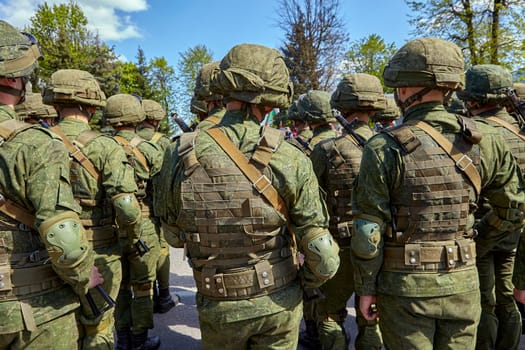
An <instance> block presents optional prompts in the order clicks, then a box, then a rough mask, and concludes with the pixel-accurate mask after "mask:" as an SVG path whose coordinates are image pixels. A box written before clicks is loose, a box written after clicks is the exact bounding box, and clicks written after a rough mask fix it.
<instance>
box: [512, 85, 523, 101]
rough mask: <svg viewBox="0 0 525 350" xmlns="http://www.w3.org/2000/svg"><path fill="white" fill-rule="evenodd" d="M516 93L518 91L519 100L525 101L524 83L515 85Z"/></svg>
mask: <svg viewBox="0 0 525 350" xmlns="http://www.w3.org/2000/svg"><path fill="white" fill-rule="evenodd" d="M512 86H513V88H514V91H516V95H518V98H519V99H520V101H524V100H525V84H524V83H514V84H513V85H512Z"/></svg>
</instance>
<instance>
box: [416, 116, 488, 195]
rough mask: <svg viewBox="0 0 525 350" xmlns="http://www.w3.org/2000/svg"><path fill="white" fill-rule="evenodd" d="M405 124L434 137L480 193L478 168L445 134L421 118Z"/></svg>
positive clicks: (478, 193)
mask: <svg viewBox="0 0 525 350" xmlns="http://www.w3.org/2000/svg"><path fill="white" fill-rule="evenodd" d="M406 124H409V125H412V126H415V127H416V128H419V129H421V130H423V131H424V132H426V133H427V134H428V135H430V137H432V138H433V139H434V141H436V142H437V144H438V145H439V146H440V147H441V148H442V149H443V150H444V151H445V152H447V154H448V155H449V156H450V157H451V158H452V159H453V160H454V161H455V162H456V166H457V168H458V169H459V170H461V171H462V172H463V173H464V174H465V175H466V176H467V178H468V179H469V180H470V182H471V183H472V185H473V186H474V189H475V190H476V194H477V195H478V196H479V195H480V193H481V176H480V175H479V172H478V170H477V169H476V167H475V166H474V163H473V162H472V159H471V158H470V157H469V156H468V155H466V154H464V153H462V152H460V151H459V150H458V149H457V148H456V147H455V146H454V144H453V143H452V142H450V141H449V140H448V139H447V138H446V137H445V136H443V135H442V134H441V133H440V132H439V131H437V130H436V129H434V128H433V127H432V126H431V125H429V124H427V123H425V122H423V121H421V120H415V121H410V122H407V123H406Z"/></svg>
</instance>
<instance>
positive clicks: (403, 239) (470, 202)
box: [383, 125, 480, 272]
mask: <svg viewBox="0 0 525 350" xmlns="http://www.w3.org/2000/svg"><path fill="white" fill-rule="evenodd" d="M414 130H415V128H414V129H411V128H409V127H408V126H406V125H402V126H399V127H395V128H392V129H389V130H387V131H385V132H386V133H387V134H389V135H390V136H392V137H393V139H394V140H395V141H396V142H397V143H398V144H399V145H400V146H401V148H402V150H403V152H402V158H403V166H404V169H403V179H402V186H401V187H400V188H399V189H396V190H395V191H394V192H392V193H391V211H392V220H393V224H392V229H391V232H389V233H388V234H387V238H386V240H385V248H384V265H383V270H385V271H404V272H407V271H410V272H424V271H440V270H450V269H459V268H464V267H466V266H469V268H470V265H473V264H475V245H474V242H473V239H472V238H473V236H474V231H473V227H472V226H473V223H474V218H473V212H474V210H475V208H476V206H475V204H474V203H475V201H476V194H475V190H474V187H473V185H472V184H471V183H470V182H469V181H467V179H466V177H465V175H464V174H463V172H462V171H461V170H459V169H458V167H457V166H456V163H455V162H454V160H453V159H451V157H450V156H449V154H447V152H445V150H444V149H443V148H442V147H440V146H439V145H438V144H437V142H436V141H434V139H432V137H430V136H429V135H428V134H427V133H425V132H422V131H420V130H418V132H415V131H414ZM442 135H443V136H445V137H446V138H447V139H448V140H449V141H450V142H452V143H453V144H454V145H455V146H456V147H457V148H458V149H460V150H461V151H462V153H463V154H464V155H466V156H468V157H470V159H472V162H473V164H474V165H478V164H479V163H480V155H479V146H477V145H473V144H471V143H470V142H468V141H467V140H466V139H464V137H463V136H462V135H461V134H442ZM389 231H390V230H389Z"/></svg>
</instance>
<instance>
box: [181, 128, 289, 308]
mask: <svg viewBox="0 0 525 350" xmlns="http://www.w3.org/2000/svg"><path fill="white" fill-rule="evenodd" d="M272 130H273V129H272ZM275 132H277V133H279V135H276V134H274V133H273V132H272V131H270V130H269V131H268V132H267V133H266V132H265V134H264V135H263V137H262V138H261V140H260V141H259V145H258V146H257V150H256V151H255V152H254V154H253V156H252V158H251V162H255V163H257V166H258V167H260V169H261V170H262V171H264V170H263V169H266V170H267V168H266V165H267V164H268V163H269V161H270V158H271V154H273V152H274V151H275V150H277V148H278V147H279V144H280V142H282V133H280V132H279V131H278V130H275ZM196 135H197V132H196V133H184V134H182V136H181V139H180V146H179V148H178V152H179V156H180V157H181V159H182V161H183V162H184V175H185V179H184V180H183V181H182V183H181V188H180V191H181V194H180V196H181V209H180V212H179V217H178V218H177V225H178V226H179V227H180V228H181V229H183V230H184V231H185V234H184V239H185V241H186V247H187V250H188V255H189V257H190V259H191V265H192V267H193V275H194V278H195V281H196V285H197V290H198V291H199V293H201V294H202V295H204V296H206V297H207V298H210V299H217V300H241V299H248V298H251V297H254V296H259V295H266V294H270V293H272V292H274V291H276V290H278V289H281V288H283V287H285V286H287V285H288V284H290V283H291V282H292V281H294V280H295V279H296V277H297V266H296V263H295V254H294V253H293V251H292V249H291V243H290V238H289V235H288V234H287V232H286V228H285V223H286V220H285V219H284V217H283V215H282V214H281V213H280V212H278V211H277V210H276V209H275V208H274V207H273V206H272V205H271V204H269V203H268V202H267V201H266V200H265V199H264V198H263V197H262V196H261V195H260V193H259V192H258V191H257V190H256V189H255V188H254V185H252V183H251V182H250V181H249V180H248V179H247V178H246V177H245V176H244V175H243V173H242V172H241V170H240V169H239V168H238V167H237V166H236V165H235V163H234V162H233V161H232V160H231V159H230V158H228V156H225V155H221V154H214V155H213V156H208V157H201V158H199V161H197V158H196V154H195V150H194V149H193V142H194V138H195V137H196ZM273 136H276V137H275V138H274V137H273ZM279 137H280V138H279ZM255 159H257V161H256V160H255ZM255 163H254V164H255ZM264 163H265V164H264ZM264 173H265V176H267V177H268V176H269V172H268V171H264Z"/></svg>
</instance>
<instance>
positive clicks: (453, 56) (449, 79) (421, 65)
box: [383, 38, 465, 90]
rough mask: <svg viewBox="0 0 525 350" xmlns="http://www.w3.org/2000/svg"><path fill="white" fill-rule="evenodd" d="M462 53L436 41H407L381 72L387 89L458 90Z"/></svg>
mask: <svg viewBox="0 0 525 350" xmlns="http://www.w3.org/2000/svg"><path fill="white" fill-rule="evenodd" d="M463 72H464V63H463V54H462V53H461V49H460V48H459V47H458V46H457V45H456V44H454V43H452V42H450V41H446V40H443V39H438V38H421V39H415V40H412V41H409V42H408V43H406V44H405V45H403V47H401V48H400V49H399V50H398V51H397V52H396V53H395V54H394V55H393V56H392V57H391V58H390V60H389V62H388V64H387V65H386V67H385V69H384V71H383V80H384V82H385V85H386V86H388V87H393V88H397V87H418V86H421V87H429V88H442V89H445V90H460V89H461V88H462V87H463V85H464V81H465V77H464V73H463Z"/></svg>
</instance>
